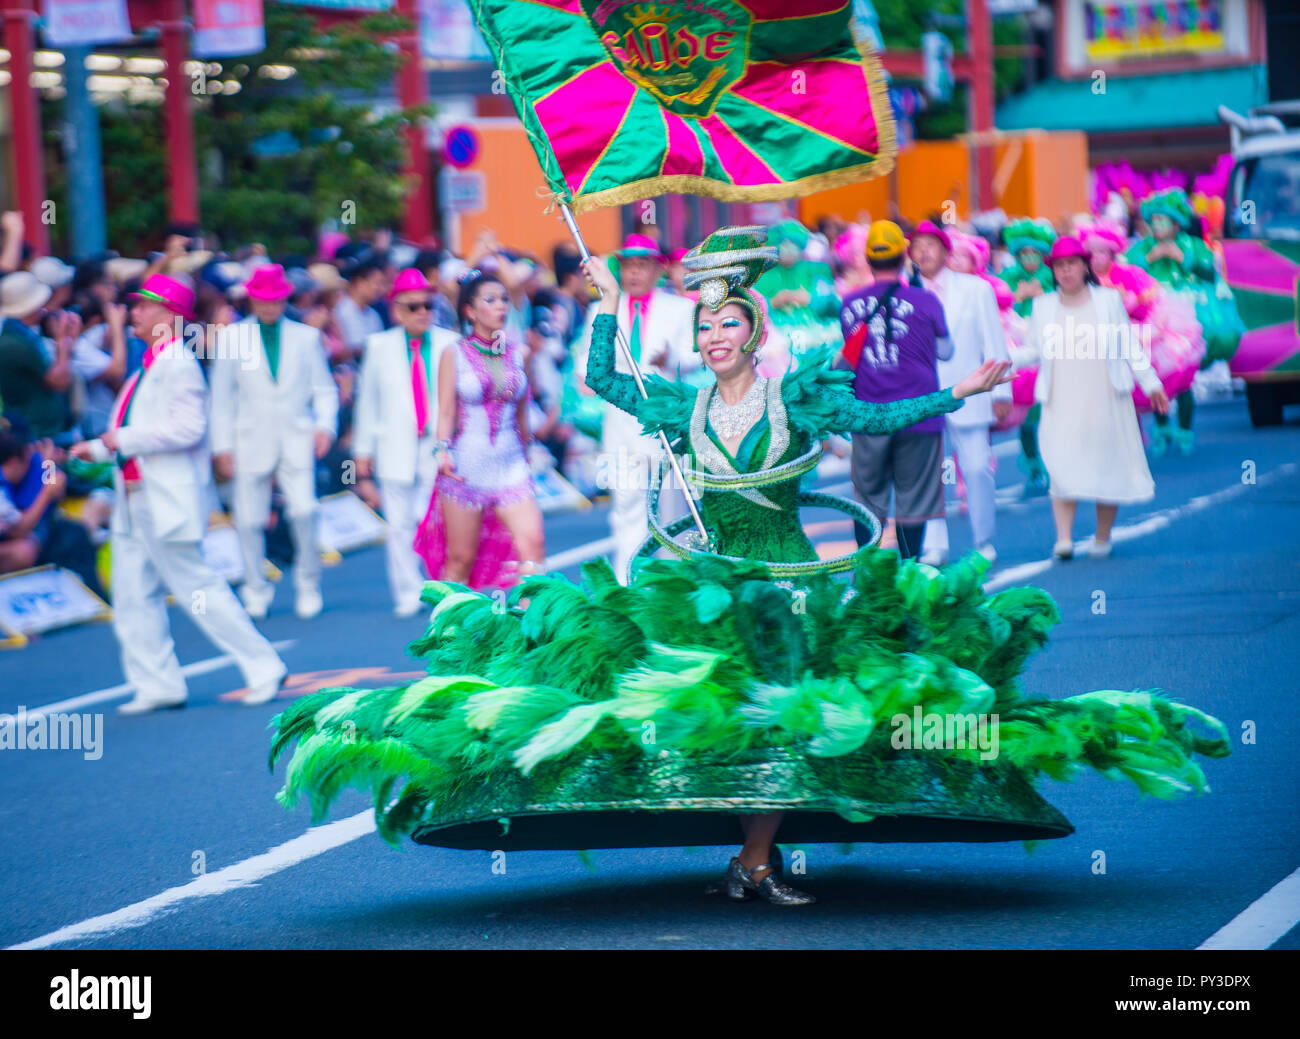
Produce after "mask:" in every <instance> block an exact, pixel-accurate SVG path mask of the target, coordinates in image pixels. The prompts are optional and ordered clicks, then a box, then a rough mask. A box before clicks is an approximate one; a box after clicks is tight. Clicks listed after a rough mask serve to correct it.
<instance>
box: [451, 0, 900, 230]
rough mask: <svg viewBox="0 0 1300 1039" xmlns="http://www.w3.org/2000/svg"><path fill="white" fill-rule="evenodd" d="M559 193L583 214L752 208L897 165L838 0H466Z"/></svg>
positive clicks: (865, 52)
mask: <svg viewBox="0 0 1300 1039" xmlns="http://www.w3.org/2000/svg"><path fill="white" fill-rule="evenodd" d="M469 4H470V9H471V10H472V11H473V12H474V15H475V18H476V19H477V22H478V27H479V29H480V31H482V33H483V36H484V38H485V39H486V40H487V43H488V47H489V48H490V49H491V50H492V53H493V56H494V57H495V58H496V61H497V69H498V71H499V73H500V76H501V80H502V83H503V86H504V87H505V89H506V90H507V91H508V92H509V94H510V96H511V99H512V100H513V101H514V104H515V108H516V110H517V111H518V112H519V117H520V119H521V120H522V121H523V124H524V128H525V130H526V131H527V132H528V135H529V138H530V139H531V141H532V144H533V148H534V150H535V151H536V152H537V156H538V160H539V162H540V163H541V166H542V171H543V173H544V174H545V176H546V179H547V181H548V183H549V185H550V188H551V190H552V191H553V192H554V193H555V194H556V195H557V196H558V197H559V198H560V199H561V200H563V201H568V202H570V203H571V204H572V206H573V209H574V210H575V211H577V212H581V211H583V210H587V209H595V208H597V207H600V206H611V205H619V204H622V203H625V202H631V201H634V200H637V199H643V198H647V197H650V196H652V195H662V194H666V193H668V192H683V193H686V194H692V195H704V196H707V197H711V198H717V199H722V200H724V201H729V202H759V201H767V200H771V199H778V198H790V197H792V196H795V195H806V194H809V193H810V192H813V191H820V190H823V189H825V188H830V187H835V186H837V185H840V184H848V183H853V182H856V181H862V180H867V179H869V178H871V177H876V176H880V175H882V174H885V173H888V172H889V171H890V170H891V169H892V168H893V164H894V155H895V150H896V148H895V142H894V123H893V117H892V115H891V113H890V107H889V100H888V98H887V97H886V95H885V88H884V82H883V77H882V73H881V70H880V67H879V64H878V62H877V60H876V58H875V55H874V52H873V51H872V50H871V49H870V45H869V43H867V42H866V41H865V40H860V41H859V40H858V39H855V37H854V34H853V32H852V30H851V28H850V15H851V13H852V5H851V4H849V3H846V2H845V0H658V2H648V3H638V2H634V0H533V2H530V3H519V2H515V0H469Z"/></svg>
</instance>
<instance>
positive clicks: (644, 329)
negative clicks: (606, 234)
mask: <svg viewBox="0 0 1300 1039" xmlns="http://www.w3.org/2000/svg"><path fill="white" fill-rule="evenodd" d="M614 255H615V258H616V259H617V261H618V262H617V265H615V264H611V266H616V267H617V270H616V272H615V275H616V277H617V278H618V283H619V285H620V287H621V292H622V296H623V299H624V303H623V305H622V306H621V307H620V308H619V311H618V315H617V316H618V328H619V331H620V332H622V333H623V336H624V338H625V341H626V342H627V344H628V346H629V347H630V348H631V351H632V356H633V358H635V359H636V361H637V363H638V364H639V365H640V366H641V367H642V369H643V370H647V371H653V372H657V373H658V374H660V375H663V376H664V377H665V378H668V379H677V378H679V377H680V375H681V373H682V372H690V371H694V370H696V369H698V368H699V367H700V364H699V360H698V358H697V356H696V355H695V354H694V353H693V352H692V351H691V349H690V343H691V340H692V335H691V321H692V312H693V307H694V304H693V303H692V302H691V301H690V300H688V299H684V298H682V297H681V296H675V295H673V294H672V293H671V292H668V291H666V290H664V289H659V288H655V283H656V282H657V281H658V280H659V278H660V276H661V275H662V274H663V271H664V265H665V264H666V262H667V258H666V257H665V256H664V254H663V252H662V250H660V248H659V244H658V243H657V242H656V241H655V240H654V239H653V238H650V237H649V236H648V235H643V234H631V235H628V236H627V238H626V240H625V241H624V242H623V247H622V248H621V249H619V250H618V252H617V253H615V254H614ZM598 312H599V304H597V303H593V304H591V306H590V307H589V308H588V310H587V325H586V329H585V332H584V335H583V344H584V345H583V348H582V350H581V356H580V357H577V358H575V364H574V378H575V379H576V380H577V384H578V385H579V386H580V387H581V386H583V385H584V384H585V379H586V363H587V354H588V352H589V350H590V344H591V335H592V329H593V327H594V325H595V321H596V315H597V314H598ZM616 364H617V365H618V370H619V371H620V372H622V373H624V374H631V370H630V369H628V368H627V367H626V364H627V362H626V361H625V360H624V359H623V357H622V355H621V354H620V355H619V356H618V359H617V361H616ZM580 392H581V391H580ZM600 450H601V456H600V461H599V465H600V470H601V471H600V475H599V476H598V482H600V483H602V484H603V485H606V486H608V488H609V496H610V510H609V526H610V533H611V534H612V535H613V537H614V570H615V572H616V573H619V574H621V573H623V572H624V571H625V570H626V569H627V565H628V563H629V562H630V561H631V559H632V556H633V554H634V553H635V552H636V550H637V548H638V546H639V545H640V544H641V542H642V541H644V540H645V536H646V530H647V519H646V499H645V490H646V481H647V480H648V479H649V474H650V473H651V472H654V471H656V470H657V468H658V464H659V462H658V460H659V458H660V457H661V455H662V453H663V450H662V448H661V447H660V446H659V442H658V440H656V439H655V438H654V437H649V436H646V435H644V434H643V433H642V431H641V427H640V425H639V423H638V422H637V421H636V419H635V418H633V417H632V416H631V415H628V414H627V413H626V412H624V411H620V410H619V409H618V408H615V407H606V408H605V415H604V419H603V421H602V425H601V438H600ZM602 478H603V479H602ZM660 504H661V514H663V515H676V514H680V513H683V512H685V511H686V505H685V499H684V498H682V497H681V492H680V490H677V489H673V490H672V491H671V494H670V495H669V496H667V497H664V498H662V499H661V503H660Z"/></svg>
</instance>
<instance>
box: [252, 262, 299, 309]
mask: <svg viewBox="0 0 1300 1039" xmlns="http://www.w3.org/2000/svg"><path fill="white" fill-rule="evenodd" d="M244 290H245V291H246V292H247V293H248V298H249V299H260V300H281V299H288V298H289V297H290V296H292V295H293V282H291V281H290V280H289V279H288V278H286V277H285V276H284V268H283V267H281V266H280V265H279V264H278V263H264V264H262V266H260V267H258V268H257V269H256V270H255V271H253V276H252V277H251V278H249V279H248V281H247V282H245V283H244Z"/></svg>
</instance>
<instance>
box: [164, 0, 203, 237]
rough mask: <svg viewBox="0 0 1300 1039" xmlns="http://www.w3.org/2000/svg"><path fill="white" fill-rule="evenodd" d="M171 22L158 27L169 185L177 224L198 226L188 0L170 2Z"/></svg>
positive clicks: (171, 208) (197, 189)
mask: <svg viewBox="0 0 1300 1039" xmlns="http://www.w3.org/2000/svg"><path fill="white" fill-rule="evenodd" d="M164 10H165V11H166V12H167V20H166V21H164V22H159V23H158V28H159V29H160V30H161V31H162V38H163V59H164V60H165V61H166V62H167V95H166V100H165V102H164V108H165V111H166V132H167V181H168V189H169V191H168V195H169V200H170V206H169V209H170V213H171V219H172V221H173V222H175V223H197V222H198V219H199V177H198V171H197V168H196V166H195V159H194V116H193V113H192V111H191V109H190V77H189V76H187V75H185V62H186V61H188V60H189V49H190V47H189V34H190V27H189V23H188V22H186V21H185V0H167V2H166V7H165V8H164Z"/></svg>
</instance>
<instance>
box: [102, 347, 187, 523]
mask: <svg viewBox="0 0 1300 1039" xmlns="http://www.w3.org/2000/svg"><path fill="white" fill-rule="evenodd" d="M129 385H130V380H128V381H127V382H126V383H124V384H123V386H122V391H121V392H120V393H119V394H118V398H117V400H116V401H114V403H113V410H112V412H111V414H114V415H115V414H117V409H118V407H119V406H120V405H121V400H122V393H125V392H126V389H127V386H129ZM127 418H128V421H127V424H126V425H125V426H123V427H122V428H121V429H120V430H118V443H119V453H120V454H122V455H123V456H125V457H127V458H134V459H135V462H136V465H137V466H138V467H139V470H140V479H141V481H142V487H141V488H140V489H139V490H137V491H134V492H132V493H135V494H143V495H145V496H146V499H147V501H148V505H149V514H150V517H151V519H152V521H153V526H154V533H155V534H156V535H157V536H158V538H160V539H161V540H163V541H200V540H202V538H203V535H204V533H205V532H206V531H207V529H208V510H207V501H208V487H209V484H210V483H211V482H212V454H211V452H210V451H209V450H208V387H207V383H205V382H204V381H203V371H202V369H200V367H199V362H198V360H197V359H196V358H195V357H194V354H193V353H192V352H191V351H190V350H188V349H185V348H183V347H182V346H181V344H180V343H179V341H173V343H172V344H171V345H170V347H168V348H164V350H163V352H162V353H161V354H159V356H158V358H157V359H156V360H155V361H154V362H153V364H151V365H150V366H149V368H148V369H144V370H142V372H141V375H140V381H139V384H138V387H137V389H136V391H135V398H134V399H133V400H132V402H131V413H130V415H128V416H127ZM91 445H92V450H93V451H94V455H95V460H96V461H99V462H107V461H111V460H112V459H113V457H114V456H113V455H112V454H111V453H110V452H109V451H108V449H107V448H106V447H104V443H103V441H101V440H93V441H91ZM113 485H114V489H115V490H116V492H117V493H116V495H115V496H114V501H113V523H112V526H113V532H114V533H115V534H129V533H130V532H131V520H130V513H129V512H128V510H127V502H126V487H125V483H124V481H123V479H122V470H121V468H120V467H115V472H114V477H113Z"/></svg>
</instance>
